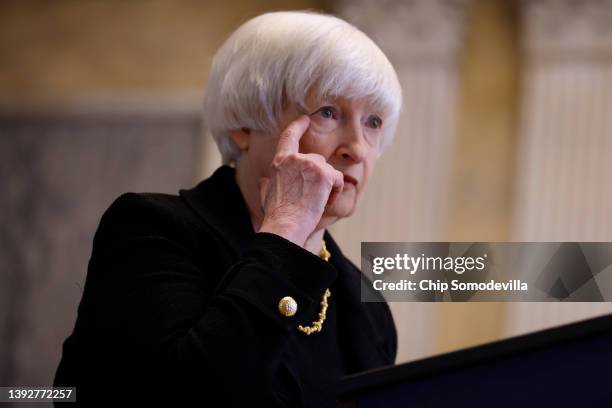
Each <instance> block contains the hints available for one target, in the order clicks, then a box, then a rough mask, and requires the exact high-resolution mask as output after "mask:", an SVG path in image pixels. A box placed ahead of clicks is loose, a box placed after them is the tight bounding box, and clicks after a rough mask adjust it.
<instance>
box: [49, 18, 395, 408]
mask: <svg viewBox="0 0 612 408" xmlns="http://www.w3.org/2000/svg"><path fill="white" fill-rule="evenodd" d="M400 106H401V90H400V86H399V83H398V80H397V76H396V74H395V71H394V69H393V67H392V66H391V64H390V63H389V61H388V60H387V58H386V57H385V55H384V54H383V53H382V52H381V51H380V49H379V48H378V47H377V46H376V45H375V44H374V43H373V42H372V41H371V40H370V39H369V38H368V37H367V36H366V35H365V34H363V33H362V32H360V31H359V30H357V29H356V28H355V27H353V26H351V25H349V24H348V23H346V22H344V21H342V20H340V19H338V18H335V17H332V16H327V15H322V14H316V13H311V12H275V13H268V14H264V15H261V16H258V17H255V18H253V19H252V20H250V21H248V22H246V23H245V24H244V25H242V26H241V27H240V28H238V30H237V31H236V32H234V33H233V35H232V36H231V37H230V38H229V39H228V40H227V41H226V42H225V44H224V45H223V46H222V47H221V48H220V50H219V51H218V53H217V55H216V56H215V59H214V62H213V65H212V70H211V73H210V78H209V81H208V86H207V89H206V98H205V118H206V124H207V125H208V127H209V130H210V132H211V133H212V135H213V137H214V138H215V141H216V143H217V145H218V147H219V150H220V152H221V155H222V157H223V162H224V165H223V166H221V167H220V168H219V169H217V171H215V173H214V174H213V175H212V176H211V177H210V178H208V179H206V180H204V181H202V182H201V183H200V184H198V185H197V186H196V187H195V188H193V189H190V190H181V191H180V194H179V195H178V196H175V195H166V194H154V193H147V194H135V193H127V194H124V195H122V196H121V197H119V198H118V199H117V200H116V201H115V202H114V203H113V204H112V206H111V207H110V208H109V209H108V210H107V211H106V213H105V214H104V215H103V217H102V220H101V222H100V225H99V228H98V231H97V233H96V235H95V238H94V242H93V251H92V255H91V260H90V263H89V270H88V275H87V280H86V284H85V290H84V293H83V299H82V301H81V303H80V306H79V310H78V318H77V322H76V325H75V328H74V332H73V334H72V335H71V336H69V337H68V339H66V341H65V343H64V347H63V356H62V360H61V363H60V366H59V368H58V371H57V374H56V380H55V385H56V386H59V385H65V386H76V387H77V390H76V396H77V399H78V400H81V401H84V400H99V399H106V398H110V399H116V400H117V401H118V400H119V399H120V398H130V399H149V398H183V397H185V396H189V397H191V398H199V399H200V400H202V401H204V402H209V403H210V404H211V405H210V406H234V405H243V404H247V403H248V404H249V405H253V406H266V407H272V406H308V407H324V406H331V405H333V404H334V399H335V396H336V387H337V384H338V380H339V379H340V377H341V376H343V375H346V374H349V373H355V372H359V371H363V370H368V369H372V368H374V367H379V366H383V365H389V364H393V363H394V360H395V356H396V349H397V341H396V332H395V327H394V323H393V319H392V316H391V313H390V311H389V308H388V305H387V304H386V303H385V302H384V301H381V302H380V303H362V302H361V301H360V290H361V281H362V279H365V278H364V277H363V275H362V274H361V272H360V271H359V270H358V269H357V268H356V267H355V266H354V265H353V264H352V263H351V262H350V261H349V260H348V259H346V258H345V257H344V256H343V255H342V252H341V251H340V249H339V248H338V245H337V244H336V243H335V242H334V240H333V239H332V237H331V235H330V234H329V232H327V231H326V228H327V227H329V226H330V225H331V224H333V223H335V222H336V221H338V220H340V219H341V218H345V217H348V216H350V215H351V214H352V213H353V211H354V210H355V206H356V204H357V202H358V200H359V198H360V197H361V195H362V194H363V192H364V189H365V187H366V185H367V182H368V180H369V178H370V175H371V174H372V170H373V168H374V164H375V162H376V159H377V158H378V157H379V156H380V154H381V152H382V151H383V149H384V148H385V146H387V145H388V144H389V142H390V141H391V139H392V137H393V133H394V131H395V128H396V124H397V121H398V115H399V110H400ZM169 137H171V136H169ZM381 300H382V299H381ZM119 396H120V397H119ZM212 401H215V402H217V403H218V404H219V405H216V404H215V403H213V402H212Z"/></svg>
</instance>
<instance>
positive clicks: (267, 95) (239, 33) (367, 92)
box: [204, 11, 402, 164]
mask: <svg viewBox="0 0 612 408" xmlns="http://www.w3.org/2000/svg"><path fill="white" fill-rule="evenodd" d="M311 90H312V91H313V93H314V95H315V97H316V98H321V99H323V98H325V97H327V96H344V97H347V98H359V97H367V98H368V99H369V100H370V102H371V103H372V104H373V105H374V107H375V108H376V109H377V110H379V111H380V112H381V114H382V119H383V138H382V140H381V146H380V152H381V153H382V151H384V149H385V148H386V147H387V146H388V145H389V144H390V143H391V140H392V139H393V135H394V133H395V130H396V127H397V122H398V119H399V113H400V109H401V104H402V93H401V88H400V84H399V81H398V79H397V75H396V73H395V70H394V69H393V66H392V65H391V63H390V62H389V60H388V59H387V57H386V56H385V55H384V54H383V52H382V51H381V50H380V49H379V48H378V46H377V45H376V44H375V43H374V42H373V41H372V40H371V39H370V38H369V37H368V36H367V35H365V34H364V33H363V32H361V31H359V30H358V29H357V28H355V27H354V26H352V25H350V24H349V23H347V22H346V21H344V20H341V19H339V18H337V17H334V16H330V15H325V14H320V13H316V12H311V11H282V12H271V13H265V14H262V15H260V16H257V17H254V18H252V19H251V20H249V21H247V22H246V23H244V24H242V25H241V26H240V27H239V28H238V29H237V30H236V31H235V32H234V33H233V34H232V35H231V36H230V37H229V38H228V39H227V40H226V41H225V43H224V44H223V45H222V46H221V48H220V49H219V50H218V51H217V53H216V55H215V57H214V59H213V62H212V67H211V71H210V75H209V78H208V84H207V87H206V92H205V97H204V120H205V125H206V127H207V128H208V131H209V132H210V133H211V134H212V136H213V137H214V139H215V142H216V143H217V146H218V148H219V151H220V152H221V155H222V158H223V163H225V164H228V163H231V162H232V161H235V160H237V159H238V157H239V156H240V151H239V149H238V146H237V145H236V144H235V143H234V141H233V140H232V138H231V137H230V130H231V129H241V128H248V129H253V130H256V131H264V132H269V133H271V132H278V131H279V129H278V128H277V126H278V123H279V121H280V119H281V117H282V114H283V109H284V107H286V103H287V102H288V103H294V104H297V106H299V107H301V108H302V110H306V107H305V106H304V105H305V99H306V96H307V95H308V93H309V92H310V91H311Z"/></svg>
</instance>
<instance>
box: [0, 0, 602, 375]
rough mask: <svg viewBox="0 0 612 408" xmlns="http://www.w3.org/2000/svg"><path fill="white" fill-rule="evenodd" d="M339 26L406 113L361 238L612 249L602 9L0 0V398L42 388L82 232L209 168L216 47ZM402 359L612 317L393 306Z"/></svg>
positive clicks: (72, 288)
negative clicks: (138, 194) (377, 58)
mask: <svg viewBox="0 0 612 408" xmlns="http://www.w3.org/2000/svg"><path fill="white" fill-rule="evenodd" d="M287 9H315V10H321V11H326V12H329V13H333V14H336V15H338V16H340V17H342V18H344V19H346V20H348V21H349V22H351V23H353V24H354V25H356V26H357V27H359V28H360V29H362V30H363V31H365V32H366V33H367V34H369V35H370V36H371V37H372V38H373V39H374V40H375V41H376V42H377V43H378V44H379V45H380V46H381V48H382V49H383V50H384V51H385V52H386V53H387V55H388V56H389V58H390V60H391V61H392V63H393V64H394V66H395V68H396V70H397V72H398V75H399V77H400V82H401V83H402V86H403V92H404V100H405V104H404V109H403V116H402V118H401V123H400V126H399V130H398V133H397V135H396V137H395V142H394V145H393V147H392V148H391V149H389V151H388V152H387V153H385V155H383V156H382V158H381V159H380V160H379V162H378V164H377V168H376V170H375V175H374V177H373V179H372V180H371V182H370V184H369V187H368V189H369V190H368V191H367V193H366V194H365V196H364V198H363V201H362V202H361V204H360V207H359V210H358V211H357V212H356V213H355V215H354V216H353V217H352V218H351V219H348V220H344V221H342V222H340V223H338V224H337V225H335V226H333V228H332V234H333V235H334V237H335V238H336V240H337V241H339V243H340V245H341V247H342V248H343V250H344V252H345V253H346V254H347V256H349V257H350V258H351V259H352V260H353V261H354V262H355V263H357V264H359V263H360V253H359V251H360V242H361V241H612V160H611V158H612V0H525V1H510V0H384V1H382V0H381V1H376V2H373V1H367V0H353V1H307V0H299V1H298V0H291V1H267V0H266V1H264V0H260V1H247V0H225V1H224V2H223V3H222V5H220V4H219V3H218V2H212V1H211V2H206V1H195V0H193V1H192V0H180V1H170V0H133V1H119V0H108V1H102V0H99V1H85V0H83V1H76V0H72V1H71V0H57V1H43V0H41V1H33V0H21V1H11V0H4V1H3V2H1V3H0V180H1V182H2V192H3V193H2V195H1V196H0V205H1V207H0V208H1V209H2V214H1V215H0V261H1V265H2V266H1V267H0V345H1V353H0V385H2V386H8V385H22V386H28V385H29V386H38V385H40V386H49V385H51V383H52V380H53V376H54V373H55V369H56V367H57V364H58V362H59V358H60V355H61V345H62V342H63V340H64V339H65V338H66V337H67V336H68V335H69V334H70V333H71V331H72V328H73V325H74V321H75V318H76V309H77V306H78V303H79V301H80V298H81V293H82V288H83V283H84V280H85V273H86V270H87V262H88V259H89V255H90V253H91V244H92V238H93V234H94V232H95V230H96V227H97V225H98V222H99V219H100V216H101V215H102V213H103V212H104V210H105V209H106V208H107V207H108V206H109V205H110V203H111V202H112V201H113V200H114V199H115V198H116V197H117V196H118V195H120V194H121V193H123V192H126V191H161V192H169V193H176V192H177V191H178V190H179V189H180V188H188V187H192V186H194V185H195V184H196V183H197V182H198V181H200V180H202V179H203V178H206V177H208V176H209V175H210V174H211V173H212V171H213V170H214V169H215V168H217V167H218V166H219V164H220V156H219V154H218V152H217V149H216V146H215V145H214V143H213V142H212V139H210V138H209V137H208V136H207V135H204V134H203V132H202V131H201V116H200V105H201V99H202V95H203V91H204V85H205V83H206V78H207V72H208V68H209V65H210V62H211V59H212V56H213V54H214V52H215V50H216V49H217V48H218V47H219V46H220V45H221V43H222V42H223V41H224V39H225V38H226V37H227V36H228V35H229V33H231V32H232V31H233V30H234V29H235V28H236V27H237V26H238V25H239V24H241V23H242V22H244V21H246V20H247V19H249V18H251V17H253V16H255V15H257V14H260V13H262V12H265V11H271V10H287ZM391 307H392V310H393V313H394V316H395V321H396V324H397V327H398V331H399V336H400V339H399V341H400V343H399V348H400V350H399V356H398V362H404V361H410V360H414V359H418V358H422V357H426V356H430V355H434V354H437V353H442V352H447V351H450V350H456V349H459V348H463V347H467V346H471V345H475V344H480V343H483V342H489V341H493V340H496V339H501V338H506V337H509V336H513V335H517V334H522V333H526V332H530V331H534V330H538V329H542V328H545V327H550V326H554V325H558V324H562V323H567V322H571V321H575V320H580V319H583V318H586V317H590V316H595V315H600V314H604V313H609V312H611V311H612V304H607V303H538V304H535V303H466V304H459V303H448V304H429V303H393V304H392V305H391Z"/></svg>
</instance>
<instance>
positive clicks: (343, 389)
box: [339, 314, 612, 400]
mask: <svg viewBox="0 0 612 408" xmlns="http://www.w3.org/2000/svg"><path fill="white" fill-rule="evenodd" d="M602 335H612V314H611V315H605V316H601V317H596V318H592V319H588V320H583V321H580V322H577V323H572V324H568V325H564V326H558V327H554V328H551V329H546V330H541V331H537V332H534V333H530V334H526V335H521V336H516V337H512V338H509V339H505V340H500V341H496V342H493V343H488V344H484V345H480V346H475V347H470V348H467V349H463V350H458V351H454V352H451V353H447V354H442V355H438V356H433V357H429V358H425V359H422V360H417V361H412V362H408V363H403V364H399V365H393V366H386V367H380V368H377V369H373V370H369V371H365V372H362V373H356V374H352V375H348V376H345V377H343V379H342V381H341V384H340V391H339V397H340V400H350V399H353V398H357V397H359V396H361V395H364V394H367V393H372V392H376V391H378V390H381V389H384V388H388V387H393V386H397V385H399V384H402V383H410V382H414V381H417V380H423V379H427V378H433V377H436V376H440V375H442V374H445V373H451V372H457V371H461V370H464V369H470V368H472V367H477V366H482V365H486V364H490V363H495V362H498V361H501V360H505V359H508V358H513V357H518V356H524V355H527V354H529V353H534V352H538V351H545V350H548V349H551V348H553V347H556V346H564V345H566V344H571V343H575V342H580V341H583V340H588V339H589V338H595V337H599V336H602Z"/></svg>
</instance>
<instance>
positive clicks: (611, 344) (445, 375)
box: [339, 315, 612, 408]
mask: <svg viewBox="0 0 612 408" xmlns="http://www.w3.org/2000/svg"><path fill="white" fill-rule="evenodd" d="M340 401H341V402H340V403H339V407H359V408H373V407H386V408H387V407H391V408H393V407H464V406H471V407H549V406H550V407H612V315H608V316H603V317H598V318H595V319H590V320H585V321H582V322H578V323H574V324H570V325H566V326H561V327H556V328H553V329H549V330H543V331H540V332H536V333H532V334H528V335H524V336H520V337H514V338H511V339H507V340H503V341H498V342H495V343H490V344H485V345H482V346H478V347H473V348H469V349H465V350H460V351H456V352H453V353H449V354H444V355H440V356H435V357H431V358H427V359H424V360H419V361H415V362H411V363H405V364H401V365H396V366H391V367H383V368H379V369H376V370H372V371H367V372H364V373H359V374H354V375H350V376H347V377H345V378H344V379H343V381H342V386H341V391H340Z"/></svg>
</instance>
